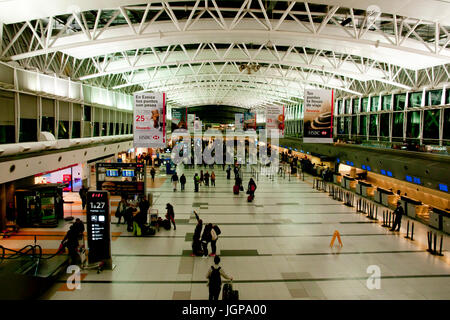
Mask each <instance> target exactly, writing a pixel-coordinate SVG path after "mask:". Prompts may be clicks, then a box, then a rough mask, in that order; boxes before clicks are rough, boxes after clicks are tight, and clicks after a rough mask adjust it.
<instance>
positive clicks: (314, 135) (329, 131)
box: [303, 89, 334, 143]
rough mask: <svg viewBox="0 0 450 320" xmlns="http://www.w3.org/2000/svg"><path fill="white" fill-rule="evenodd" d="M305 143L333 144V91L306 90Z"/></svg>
mask: <svg viewBox="0 0 450 320" xmlns="http://www.w3.org/2000/svg"><path fill="white" fill-rule="evenodd" d="M304 105H305V115H304V130H303V142H305V143H333V107H334V97H333V90H325V89H305V101H304Z"/></svg>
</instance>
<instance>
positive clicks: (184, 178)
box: [180, 173, 186, 191]
mask: <svg viewBox="0 0 450 320" xmlns="http://www.w3.org/2000/svg"><path fill="white" fill-rule="evenodd" d="M180 184H181V191H184V185H185V184H186V176H185V175H184V173H183V174H182V175H181V177H180Z"/></svg>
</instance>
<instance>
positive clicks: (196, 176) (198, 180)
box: [194, 173, 200, 192]
mask: <svg viewBox="0 0 450 320" xmlns="http://www.w3.org/2000/svg"><path fill="white" fill-rule="evenodd" d="M199 184H200V177H199V176H198V173H196V174H195V176H194V187H195V189H194V192H198V185H199Z"/></svg>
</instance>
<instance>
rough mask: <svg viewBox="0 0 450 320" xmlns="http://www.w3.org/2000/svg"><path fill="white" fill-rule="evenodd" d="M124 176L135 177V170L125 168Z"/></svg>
mask: <svg viewBox="0 0 450 320" xmlns="http://www.w3.org/2000/svg"><path fill="white" fill-rule="evenodd" d="M122 177H134V170H132V169H123V170H122Z"/></svg>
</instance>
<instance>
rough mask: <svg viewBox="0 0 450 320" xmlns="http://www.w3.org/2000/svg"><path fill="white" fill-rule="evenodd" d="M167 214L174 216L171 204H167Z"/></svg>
mask: <svg viewBox="0 0 450 320" xmlns="http://www.w3.org/2000/svg"><path fill="white" fill-rule="evenodd" d="M167 216H168V217H172V218H175V211H174V210H173V206H172V205H169V206H168V207H167Z"/></svg>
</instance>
